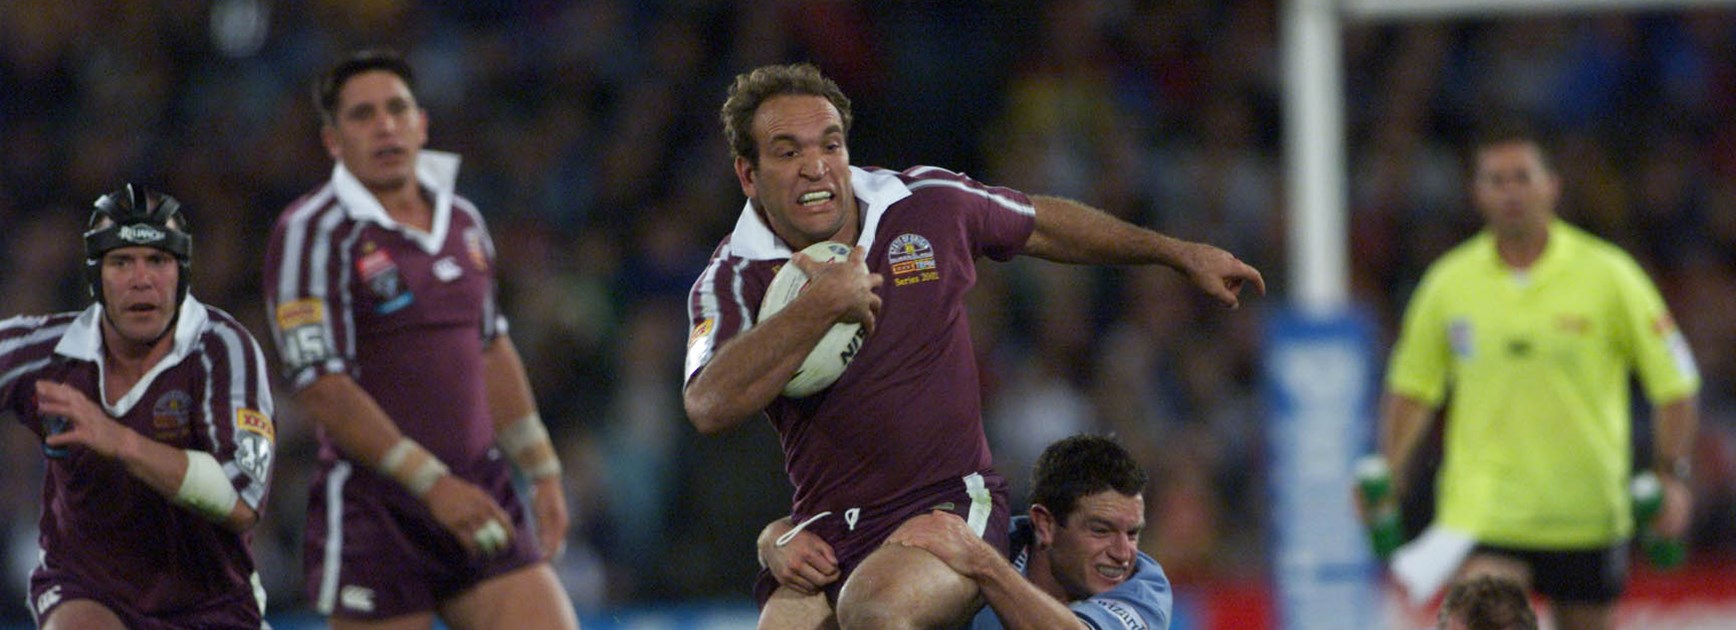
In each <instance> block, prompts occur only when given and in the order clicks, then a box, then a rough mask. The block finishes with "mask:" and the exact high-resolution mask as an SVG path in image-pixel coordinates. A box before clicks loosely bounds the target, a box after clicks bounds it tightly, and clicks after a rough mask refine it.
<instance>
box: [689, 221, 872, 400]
mask: <svg viewBox="0 0 1736 630" xmlns="http://www.w3.org/2000/svg"><path fill="white" fill-rule="evenodd" d="M865 256H866V254H865V252H864V251H863V250H862V248H861V247H857V248H856V249H855V250H854V251H852V252H851V253H850V258H849V259H848V260H846V261H844V262H837V263H822V262H817V261H814V260H812V259H809V258H808V257H807V256H805V255H802V254H797V255H796V256H795V257H794V258H791V262H790V264H794V265H797V266H798V268H800V269H801V270H802V271H803V272H804V273H807V274H808V277H809V279H810V280H809V283H808V287H807V289H806V290H804V291H802V295H801V296H800V297H798V298H796V300H795V301H794V302H791V303H790V305H789V306H788V307H786V308H784V310H782V311H778V314H777V315H774V316H772V317H769V318H767V319H766V320H765V321H762V322H759V323H758V324H756V325H754V327H753V328H750V329H748V330H747V331H746V332H743V333H742V334H740V335H738V336H737V337H735V338H734V339H731V340H730V341H729V342H728V343H725V344H723V347H721V348H719V349H718V351H717V355H716V356H715V357H713V358H712V359H711V362H710V363H709V364H708V365H706V367H705V369H703V370H701V371H700V372H699V374H698V375H696V376H694V377H693V381H692V382H691V383H688V385H687V389H686V390H685V391H684V392H683V393H682V401H683V403H684V404H685V405H686V407H687V418H688V420H689V421H691V422H692V423H693V426H694V427H695V428H697V429H699V431H700V432H701V433H715V432H718V431H722V430H724V429H728V428H731V427H734V426H736V425H739V424H741V423H742V422H745V421H746V420H747V419H748V418H752V417H754V416H755V415H756V414H758V413H759V412H760V411H761V410H764V409H765V407H766V405H768V404H771V402H772V399H774V398H777V396H778V394H779V393H780V392H782V391H783V387H784V384H785V383H787V382H789V380H790V376H791V375H792V374H795V372H796V368H798V367H800V366H801V364H802V359H803V358H805V357H807V356H808V352H809V351H811V350H813V349H814V345H815V344H816V343H819V341H820V337H821V336H823V335H825V334H826V331H827V330H828V329H830V328H831V326H832V324H835V323H838V322H857V323H861V324H862V325H863V327H864V328H866V329H868V330H870V331H872V330H873V326H874V316H875V314H876V313H878V312H879V310H880V297H879V296H878V295H876V294H875V293H874V290H875V289H877V288H879V287H880V284H881V283H882V282H883V281H884V278H882V277H881V276H880V275H879V274H872V273H868V271H867V267H866V266H865V265H863V259H864V257H865Z"/></svg>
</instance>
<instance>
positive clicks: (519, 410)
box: [482, 335, 571, 558]
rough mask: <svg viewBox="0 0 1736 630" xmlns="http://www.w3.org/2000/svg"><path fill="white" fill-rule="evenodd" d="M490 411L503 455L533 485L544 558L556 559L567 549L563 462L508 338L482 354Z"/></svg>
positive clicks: (533, 503) (567, 524) (489, 347)
mask: <svg viewBox="0 0 1736 630" xmlns="http://www.w3.org/2000/svg"><path fill="white" fill-rule="evenodd" d="M482 365H483V376H482V377H483V380H484V381H485V382H486V384H487V387H488V410H489V413H490V415H491V416H492V417H493V422H494V433H495V435H496V441H497V443H499V444H500V447H501V450H502V451H504V452H505V453H506V456H507V457H508V458H509V459H511V460H512V462H513V465H514V466H517V467H518V469H519V472H521V473H523V474H524V476H525V478H526V479H529V480H530V482H531V496H530V502H531V511H532V512H534V513H535V515H536V525H537V530H536V531H537V542H538V543H539V544H540V545H541V548H542V551H543V556H544V557H546V558H557V557H559V556H560V555H561V552H562V551H564V550H565V548H566V540H567V528H568V527H569V525H570V524H571V523H570V518H569V517H568V514H567V496H566V492H565V491H564V489H563V488H562V486H561V461H560V457H559V455H558V454H557V453H556V451H555V447H554V443H553V442H551V441H550V440H549V434H548V429H547V428H546V427H545V426H543V421H542V416H541V415H540V414H538V413H537V410H536V398H535V396H533V395H532V394H531V390H530V377H529V376H527V375H526V374H525V370H524V359H523V358H521V357H520V356H519V354H518V347H517V346H514V345H513V343H512V339H511V338H508V337H507V336H505V335H501V336H499V337H496V338H495V339H494V341H493V342H491V343H489V344H488V347H487V348H484V349H483V351H482Z"/></svg>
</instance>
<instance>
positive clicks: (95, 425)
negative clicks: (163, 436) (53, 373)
mask: <svg viewBox="0 0 1736 630" xmlns="http://www.w3.org/2000/svg"><path fill="white" fill-rule="evenodd" d="M36 399H37V404H38V405H39V408H40V410H41V412H42V413H43V414H44V415H54V416H61V417H64V418H66V420H67V427H66V430H65V431H63V432H61V433H58V434H55V435H51V436H48V438H47V439H46V440H45V441H46V442H47V443H48V445H49V446H54V447H65V446H71V445H77V446H81V447H84V448H86V449H90V451H91V452H94V453H96V454H97V455H100V456H102V457H105V458H108V459H113V460H116V461H119V462H121V465H123V466H125V467H126V469H127V473H128V474H131V475H132V476H133V477H135V478H137V479H138V480H140V481H142V482H144V483H145V485H147V486H150V488H151V489H152V490H156V491H157V493H158V494H161V495H163V496H164V497H166V498H168V499H169V500H171V501H174V502H175V503H176V504H177V505H180V506H182V507H185V508H187V509H189V510H192V511H194V512H197V513H199V514H200V515H201V516H204V517H205V518H206V519H209V520H211V521H213V522H216V523H218V524H221V525H223V527H224V528H226V529H228V530H230V531H233V532H236V533H240V532H243V531H247V529H249V528H251V527H253V525H254V523H257V522H259V513H258V512H255V511H254V510H253V508H250V507H248V506H247V503H246V502H245V501H242V500H241V497H240V495H239V494H237V493H236V492H235V488H234V487H233V486H231V485H230V483H229V478H228V476H227V475H225V474H224V473H223V469H222V468H221V467H220V466H219V465H218V464H217V460H216V459H214V458H212V457H211V455H210V454H209V453H205V452H203V451H193V450H182V449H178V448H175V447H173V446H169V445H167V444H164V443H162V442H158V441H156V440H152V439H150V438H147V437H145V436H143V435H139V433H138V432H137V431H134V430H132V429H130V428H128V427H127V426H125V425H123V424H121V423H119V422H116V421H115V420H114V418H111V417H109V415H108V413H107V412H105V411H103V410H102V408H101V407H98V406H97V405H96V402H95V401H92V400H91V399H90V397H89V396H86V395H85V394H84V392H81V391H79V390H78V389H77V388H74V387H72V386H70V385H66V384H63V383H55V382H50V381H37V382H36Z"/></svg>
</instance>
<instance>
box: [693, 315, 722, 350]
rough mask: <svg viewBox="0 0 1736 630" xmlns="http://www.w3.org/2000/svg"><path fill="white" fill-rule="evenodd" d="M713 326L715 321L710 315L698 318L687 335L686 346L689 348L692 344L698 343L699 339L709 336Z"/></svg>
mask: <svg viewBox="0 0 1736 630" xmlns="http://www.w3.org/2000/svg"><path fill="white" fill-rule="evenodd" d="M715 326H716V323H715V322H714V321H713V320H712V319H711V318H710V317H707V318H705V319H702V320H699V323H698V324H695V325H694V326H693V332H691V333H689V334H688V335H687V347H689V348H691V347H693V344H696V343H699V340H700V339H704V338H706V337H708V336H711V329H712V328H714V327H715Z"/></svg>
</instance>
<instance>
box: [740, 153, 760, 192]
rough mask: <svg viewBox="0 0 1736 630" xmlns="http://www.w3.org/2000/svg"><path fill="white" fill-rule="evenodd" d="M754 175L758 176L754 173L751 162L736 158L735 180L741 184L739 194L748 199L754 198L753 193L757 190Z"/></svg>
mask: <svg viewBox="0 0 1736 630" xmlns="http://www.w3.org/2000/svg"><path fill="white" fill-rule="evenodd" d="M755 175H758V173H756V172H754V165H753V161H752V160H749V159H747V158H744V157H741V156H736V158H735V179H736V181H739V182H741V194H743V195H746V196H747V198H748V199H753V198H754V191H755V190H756V189H757V186H755V184H754V176H755Z"/></svg>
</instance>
